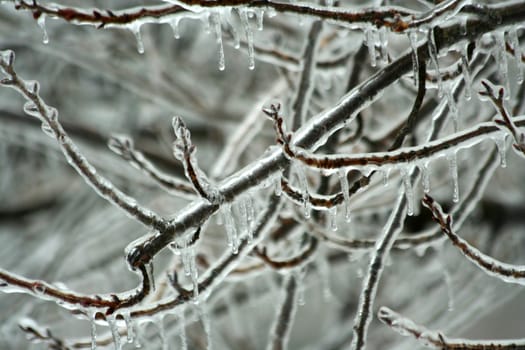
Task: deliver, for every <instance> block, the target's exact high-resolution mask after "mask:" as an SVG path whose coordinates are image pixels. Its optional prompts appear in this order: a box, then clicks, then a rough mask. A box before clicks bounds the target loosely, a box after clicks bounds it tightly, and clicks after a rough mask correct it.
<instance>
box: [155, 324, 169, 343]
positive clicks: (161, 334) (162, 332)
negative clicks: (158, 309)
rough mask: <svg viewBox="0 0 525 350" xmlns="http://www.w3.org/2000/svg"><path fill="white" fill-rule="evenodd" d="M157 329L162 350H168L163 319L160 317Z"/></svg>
mask: <svg viewBox="0 0 525 350" xmlns="http://www.w3.org/2000/svg"><path fill="white" fill-rule="evenodd" d="M157 326H158V327H159V338H160V344H161V349H162V350H168V347H169V343H168V341H167V339H166V328H165V327H164V318H163V317H162V316H161V317H160V318H159V320H158V322H157Z"/></svg>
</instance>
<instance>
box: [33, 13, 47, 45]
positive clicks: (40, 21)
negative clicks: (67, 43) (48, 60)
mask: <svg viewBox="0 0 525 350" xmlns="http://www.w3.org/2000/svg"><path fill="white" fill-rule="evenodd" d="M36 23H37V24H38V26H39V27H40V29H42V32H43V34H42V43H44V44H48V43H49V36H48V35H47V30H46V15H45V14H40V16H39V17H38V19H37V21H36Z"/></svg>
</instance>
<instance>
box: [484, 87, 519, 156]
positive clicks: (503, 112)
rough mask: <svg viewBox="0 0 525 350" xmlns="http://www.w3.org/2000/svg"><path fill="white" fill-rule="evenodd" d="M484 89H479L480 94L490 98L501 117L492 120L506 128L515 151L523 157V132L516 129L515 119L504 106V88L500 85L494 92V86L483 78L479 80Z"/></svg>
mask: <svg viewBox="0 0 525 350" xmlns="http://www.w3.org/2000/svg"><path fill="white" fill-rule="evenodd" d="M481 84H483V87H484V88H485V91H480V93H479V94H480V95H481V96H486V97H488V98H489V99H490V101H491V102H492V104H493V105H494V107H495V108H496V110H497V111H498V113H499V115H500V116H501V118H502V119H494V122H495V123H496V125H498V126H499V127H501V128H503V129H506V130H508V131H509V133H510V134H511V135H512V137H513V138H514V143H513V144H512V147H513V148H514V150H515V151H516V153H518V154H520V155H521V156H522V157H525V134H524V133H523V132H522V131H521V130H519V129H518V127H517V125H516V122H515V120H514V119H513V118H512V117H511V115H510V113H509V112H508V111H507V108H505V104H504V101H503V100H504V96H505V89H504V88H502V87H500V88H499V89H498V91H497V93H496V91H495V90H496V88H495V87H494V86H493V85H492V84H491V83H490V82H488V81H486V80H483V81H482V82H481Z"/></svg>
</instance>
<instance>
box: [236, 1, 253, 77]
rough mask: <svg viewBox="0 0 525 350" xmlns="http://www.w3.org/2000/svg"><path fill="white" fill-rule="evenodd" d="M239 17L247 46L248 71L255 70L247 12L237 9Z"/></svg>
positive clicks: (251, 34)
mask: <svg viewBox="0 0 525 350" xmlns="http://www.w3.org/2000/svg"><path fill="white" fill-rule="evenodd" d="M239 16H240V17H241V23H242V26H243V27H244V33H245V34H246V42H247V44H248V69H250V70H253V69H255V51H254V48H253V31H252V28H251V26H250V21H249V20H248V10H244V9H239Z"/></svg>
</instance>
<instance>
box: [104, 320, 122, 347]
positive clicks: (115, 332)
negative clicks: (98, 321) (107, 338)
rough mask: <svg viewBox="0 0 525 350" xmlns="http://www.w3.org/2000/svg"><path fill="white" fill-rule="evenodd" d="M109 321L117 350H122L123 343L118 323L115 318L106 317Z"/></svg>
mask: <svg viewBox="0 0 525 350" xmlns="http://www.w3.org/2000/svg"><path fill="white" fill-rule="evenodd" d="M106 320H107V321H108V326H109V330H110V331H111V336H112V338H113V344H114V345H115V350H121V349H122V342H121V341H120V333H119V329H118V326H117V321H116V319H115V317H114V316H106Z"/></svg>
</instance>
